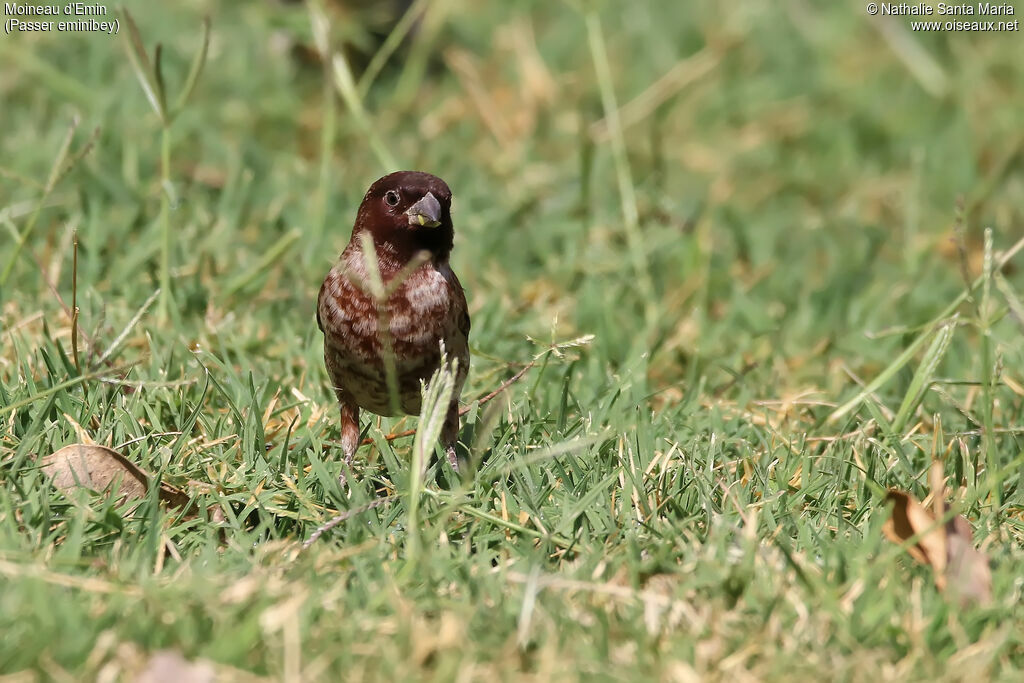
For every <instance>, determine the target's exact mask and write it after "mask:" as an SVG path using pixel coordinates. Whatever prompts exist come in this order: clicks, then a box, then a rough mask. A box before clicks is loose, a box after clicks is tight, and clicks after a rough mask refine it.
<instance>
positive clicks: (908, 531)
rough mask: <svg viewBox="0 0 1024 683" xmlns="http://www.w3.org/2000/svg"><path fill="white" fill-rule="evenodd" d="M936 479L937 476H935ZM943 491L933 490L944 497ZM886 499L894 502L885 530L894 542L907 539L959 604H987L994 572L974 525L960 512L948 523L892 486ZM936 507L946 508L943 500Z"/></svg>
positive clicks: (911, 550)
mask: <svg viewBox="0 0 1024 683" xmlns="http://www.w3.org/2000/svg"><path fill="white" fill-rule="evenodd" d="M933 483H934V479H933ZM943 493H944V492H943V491H938V492H933V494H932V495H933V496H935V497H936V498H939V499H941V498H942V495H943ZM886 499H887V500H889V501H892V502H893V508H892V516H891V517H890V518H889V520H887V521H886V523H885V525H884V526H883V527H882V532H883V533H884V534H885V535H886V537H887V538H888V539H889V540H891V541H893V542H894V543H906V542H908V541H910V540H911V539H912V538H913V539H915V541H916V542H915V543H914V544H913V545H908V546H907V551H908V552H909V553H910V555H911V556H912V557H913V558H914V559H915V560H917V561H918V562H920V563H922V564H927V565H929V566H931V568H932V570H933V571H934V575H935V585H936V586H937V587H938V588H939V590H941V591H944V592H946V593H947V594H949V595H950V596H952V597H954V598H955V599H956V600H957V601H958V602H959V603H960V604H962V605H968V604H985V603H988V602H990V601H991V599H992V574H991V572H990V570H989V566H988V558H987V557H986V556H985V555H984V554H983V553H981V552H980V551H978V550H977V549H975V547H974V542H973V539H972V535H971V525H970V523H969V522H968V521H967V520H966V519H964V518H963V517H962V516H960V515H957V516H955V517H953V518H951V519H950V520H949V521H948V522H946V523H945V524H940V523H939V521H938V520H939V518H938V517H936V516H935V515H934V514H933V513H932V512H931V511H929V510H928V509H926V508H925V507H924V506H923V505H921V503H919V502H918V501H917V500H916V499H915V498H914V497H913V496H911V495H910V494H909V493H906V492H905V491H899V490H897V489H890V490H889V493H888V495H887V496H886ZM933 509H935V510H944V509H945V508H944V504H943V502H942V501H941V500H939V501H935V502H934V503H933Z"/></svg>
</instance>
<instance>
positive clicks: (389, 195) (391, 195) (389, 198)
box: [384, 190, 399, 206]
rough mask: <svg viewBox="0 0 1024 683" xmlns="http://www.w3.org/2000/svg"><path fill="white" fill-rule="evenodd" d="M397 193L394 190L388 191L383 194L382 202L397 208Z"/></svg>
mask: <svg viewBox="0 0 1024 683" xmlns="http://www.w3.org/2000/svg"><path fill="white" fill-rule="evenodd" d="M398 199H399V197H398V193H397V192H395V191H394V190H388V191H387V192H385V193H384V201H385V202H387V205H388V206H398Z"/></svg>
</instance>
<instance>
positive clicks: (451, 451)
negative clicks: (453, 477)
mask: <svg viewBox="0 0 1024 683" xmlns="http://www.w3.org/2000/svg"><path fill="white" fill-rule="evenodd" d="M445 452H446V453H447V454H448V464H449V465H451V466H452V469H453V470H455V471H456V472H458V471H459V456H458V455H456V453H455V444H453V443H450V444H448V445H447V446H445Z"/></svg>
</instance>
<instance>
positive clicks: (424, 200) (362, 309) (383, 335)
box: [316, 171, 469, 467]
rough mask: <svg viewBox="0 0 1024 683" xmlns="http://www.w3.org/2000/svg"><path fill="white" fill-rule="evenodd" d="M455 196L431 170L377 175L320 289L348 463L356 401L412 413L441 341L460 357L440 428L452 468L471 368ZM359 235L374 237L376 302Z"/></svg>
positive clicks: (355, 437)
mask: <svg viewBox="0 0 1024 683" xmlns="http://www.w3.org/2000/svg"><path fill="white" fill-rule="evenodd" d="M451 201H452V193H451V190H449V189H448V185H446V184H445V182H444V181H443V180H441V179H440V178H438V177H436V176H433V175H430V174H429V173H421V172H418V171H398V172H396V173H391V174H390V175H386V176H384V177H383V178H381V179H380V180H378V181H377V182H375V183H373V185H371V186H370V189H369V190H367V192H366V195H365V196H364V197H363V201H362V204H360V206H359V212H358V214H357V215H356V221H355V225H354V226H353V228H352V237H351V239H350V240H349V243H348V246H347V247H345V251H343V252H342V254H341V256H340V257H339V259H338V262H337V263H336V264H335V265H334V267H333V268H331V271H330V272H329V273H328V274H327V277H326V279H324V283H323V285H322V286H321V287H320V296H319V297H318V300H317V314H316V320H317V324H318V325H319V326H320V329H321V331H323V333H324V362H325V364H326V365H327V374H328V375H329V376H330V378H331V382H332V384H333V387H334V393H335V394H336V395H337V397H338V405H339V406H340V408H341V443H342V449H343V450H344V453H345V461H346V462H347V463H351V461H352V458H353V456H354V455H355V452H356V449H357V448H358V447H359V409H360V408H362V409H365V410H369V411H370V412H372V413H376V414H378V415H393V414H395V413H396V412H401V413H405V414H414V415H415V414H418V413H419V412H420V381H421V380H428V379H430V377H431V375H432V374H433V373H434V371H435V370H437V368H438V367H439V366H440V364H441V347H442V345H443V346H444V350H445V352H446V353H447V356H448V358H449V360H451V359H457V360H458V370H457V372H456V377H455V390H454V392H453V393H452V399H451V404H450V405H449V407H448V413H447V417H446V419H445V423H444V427H443V428H442V430H441V441H442V444H443V445H444V447H445V449H446V451H447V454H448V460H449V462H451V464H452V466H453V467H456V466H457V461H456V458H455V440H456V438H457V437H458V431H459V406H458V401H459V395H460V394H461V392H462V385H463V383H465V381H466V375H467V374H468V372H469V312H468V310H467V307H466V295H465V292H463V290H462V285H461V284H459V279H458V278H457V277H455V273H453V272H452V269H451V267H450V266H449V264H448V255H449V254H450V253H451V250H452V243H453V239H454V229H453V227H452V216H451ZM364 234H368V235H369V236H370V237H371V238H372V241H373V246H374V249H375V251H376V258H377V263H378V265H379V269H380V276H381V280H382V281H383V283H384V285H385V288H387V289H388V290H389V292H390V293H389V295H388V297H387V299H386V302H384V303H383V304H382V305H378V302H377V301H376V300H375V299H374V297H373V295H372V293H371V291H372V287H371V284H370V283H371V280H370V278H369V275H368V271H367V255H366V254H364V253H363V252H364V250H363V237H362V236H363V235H364ZM370 258H372V255H371V256H370ZM417 264H418V265H417ZM396 278H400V279H399V280H398V281H397V282H398V284H397V286H395V284H396ZM389 285H391V286H390V287H389ZM389 353H390V357H391V360H392V361H393V364H392V367H393V368H394V377H395V380H396V385H397V387H396V388H397V396H395V397H394V398H395V399H396V400H394V401H393V400H392V396H391V394H390V392H389V390H388V380H387V374H388V365H389V362H388V355H389ZM396 403H397V405H395V404H396ZM395 408H397V410H395Z"/></svg>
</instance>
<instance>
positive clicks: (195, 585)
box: [0, 1, 1024, 680]
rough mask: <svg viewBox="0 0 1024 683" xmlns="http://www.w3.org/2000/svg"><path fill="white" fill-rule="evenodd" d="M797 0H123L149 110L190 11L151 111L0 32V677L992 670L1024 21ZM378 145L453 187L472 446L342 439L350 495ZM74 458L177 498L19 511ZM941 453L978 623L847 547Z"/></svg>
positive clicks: (1020, 214) (997, 665) (908, 675)
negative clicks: (94, 461)
mask: <svg viewBox="0 0 1024 683" xmlns="http://www.w3.org/2000/svg"><path fill="white" fill-rule="evenodd" d="M577 5H578V6H577ZM819 5H820V4H811V3H802V2H793V3H788V4H785V5H783V6H778V7H777V6H774V5H773V6H768V5H765V6H764V7H761V8H754V7H751V6H747V5H743V6H736V7H733V5H732V4H730V3H714V2H697V3H692V4H682V3H675V4H673V3H654V2H641V3H630V4H629V5H628V6H627V5H625V4H621V5H620V4H615V3H564V4H552V3H540V2H530V3H489V4H488V5H486V6H484V5H480V6H477V5H472V6H471V5H470V4H469V3H463V2H455V1H452V2H443V1H434V2H418V3H414V7H415V8H416V9H415V11H417V12H419V11H423V12H424V14H423V17H422V19H421V20H420V23H419V24H418V28H417V29H416V30H415V31H414V32H413V34H412V35H413V39H412V42H411V43H410V44H404V45H402V46H399V45H398V43H397V41H396V40H395V39H392V40H382V41H381V42H378V43H374V42H373V41H372V40H370V39H369V38H368V36H367V35H366V34H365V33H364V32H363V31H361V27H363V26H368V25H370V24H371V23H372V22H373V21H375V18H374V17H375V14H374V11H373V10H371V9H365V10H348V12H349V13H348V14H343V13H342V12H341V11H340V10H338V9H337V7H336V6H335V5H334V4H332V3H326V6H321V5H318V4H313V5H311V6H309V7H306V6H302V5H292V4H286V3H270V2H261V3H228V4H218V5H209V6H207V5H206V4H205V3H201V2H185V3H172V4H152V3H147V4H145V5H142V4H139V3H133V4H132V5H131V10H132V13H133V15H134V16H135V20H136V22H137V24H138V27H139V34H140V36H141V40H142V43H143V44H144V46H145V49H146V50H149V51H150V52H149V54H153V52H152V51H153V50H154V46H155V43H157V42H160V43H161V44H162V64H163V76H162V78H163V79H164V80H165V81H166V84H167V89H168V92H169V93H179V92H182V91H183V90H182V88H183V85H184V84H186V82H188V81H190V80H191V79H190V78H189V74H190V73H192V72H193V71H194V69H195V66H194V62H193V57H194V55H196V54H197V51H198V50H200V49H201V47H202V42H203V16H204V12H206V11H210V12H211V13H212V15H211V29H210V43H209V51H208V54H207V56H206V60H205V66H204V67H203V68H202V70H201V73H200V74H199V75H198V77H197V79H196V82H195V83H194V86H195V87H194V88H191V87H190V86H189V87H188V88H187V89H189V90H191V95H190V96H189V97H188V100H187V102H186V103H184V105H183V106H182V107H181V109H180V110H179V111H177V116H176V118H175V119H174V125H173V126H170V125H164V124H163V123H162V122H161V118H160V117H159V116H157V114H156V113H154V111H153V109H152V108H151V106H150V103H149V101H148V100H147V97H146V95H145V94H144V92H143V89H142V88H140V87H139V78H138V77H137V75H136V72H135V71H134V70H133V67H132V63H131V61H130V60H129V58H128V56H127V55H128V53H127V52H126V43H127V42H128V38H127V37H126V36H125V35H119V36H106V35H102V34H77V35H71V34H64V35H54V34H49V35H46V34H40V35H24V34H22V35H10V36H4V38H3V40H0V67H2V68H0V95H2V98H3V101H4V106H3V117H2V120H3V124H4V126H3V132H4V134H3V136H2V138H0V245H2V247H3V248H2V249H0V272H4V273H5V275H4V281H3V284H2V285H0V335H2V336H0V338H2V342H0V482H2V486H0V577H2V584H0V585H2V589H0V631H2V632H3V634H4V637H3V639H2V641H0V673H5V674H15V675H16V676H17V677H18V678H17V680H34V679H57V680H72V679H92V678H100V677H108V676H112V677H118V676H120V677H124V678H131V677H132V676H133V675H135V674H137V673H138V672H139V671H140V670H142V669H143V668H144V667H145V666H146V662H147V661H148V658H149V657H150V656H151V655H152V654H153V653H154V652H156V651H158V650H161V649H170V650H175V651H178V652H181V653H182V654H183V655H184V656H185V657H186V658H188V659H190V660H205V661H208V662H210V663H211V666H213V667H214V669H215V670H216V671H217V673H218V674H219V675H220V676H221V677H222V678H224V679H231V680H233V679H238V680H256V679H261V680H262V679H267V680H282V679H283V680H316V679H321V680H338V679H339V678H345V679H352V680H356V679H385V678H386V679H398V678H402V679H404V678H424V679H440V680H447V679H456V678H457V679H459V680H472V679H483V678H491V677H493V676H499V677H501V678H503V679H520V678H532V679H537V680H548V679H554V678H556V677H558V678H560V679H561V678H566V679H570V680H571V679H580V678H592V679H602V680H603V679H607V680H635V679H660V680H696V679H704V678H707V679H725V678H728V679H736V678H738V679H741V680H742V679H764V680H778V679H786V680H792V679H794V678H796V679H806V678H812V677H825V678H828V679H841V680H879V679H885V680H892V679H901V680H937V679H949V680H955V679H962V678H966V677H968V676H970V677H972V678H977V679H992V680H996V679H999V680H1013V679H1017V678H1019V677H1020V676H1021V675H1022V669H1024V620H1022V617H1021V612H1020V610H1019V608H1018V603H1019V601H1020V599H1021V591H1022V587H1024V584H1022V582H1021V580H1020V573H1019V566H1020V565H1021V562H1022V561H1024V545H1022V535H1024V521H1022V520H1024V517H1022V514H1021V513H1022V505H1024V490H1022V486H1021V484H1022V481H1021V474H1022V472H1024V448H1022V438H1021V437H1022V434H1024V431H1022V430H1024V344H1022V343H1021V339H1022V335H1021V325H1022V320H1021V315H1022V311H1024V307H1022V306H1021V303H1020V301H1021V297H1022V294H1021V291H1022V289H1024V275H1022V273H1024V269H1022V268H1021V264H1022V262H1024V255H1022V254H1020V253H1018V252H1017V251H1016V250H1019V249H1020V248H1021V243H1020V241H1019V240H1020V237H1021V235H1022V233H1024V209H1022V207H1024V181H1022V178H1024V174H1022V173H1021V170H1022V166H1024V137H1022V135H1021V131H1020V112H1021V111H1024V92H1022V91H1021V89H1020V88H1019V87H1016V86H1017V84H1019V83H1020V82H1021V80H1022V79H1024V65H1022V63H1021V61H1020V59H1019V47H1020V41H1019V34H1018V33H1010V32H1006V33H914V32H911V31H910V30H909V22H908V21H904V18H896V19H895V20H893V21H892V22H890V24H887V25H886V26H885V27H879V26H878V25H876V24H875V23H873V22H871V21H869V20H868V18H867V16H866V15H865V13H864V10H863V8H862V7H860V6H856V7H854V6H845V5H841V4H834V6H829V7H825V6H823V5H821V6H819ZM108 7H109V8H110V11H111V12H113V11H114V8H113V6H108ZM1020 11H1024V8H1022V7H1018V14H1019V12H1020ZM353 12H354V13H353ZM311 19H312V20H311ZM407 24H408V22H405V23H403V24H401V25H400V26H399V28H398V30H399V31H400V32H404V31H406V30H407ZM314 27H315V30H314ZM343 40H344V41H347V44H348V45H350V46H352V47H351V49H347V50H344V51H341V52H335V50H336V49H337V47H338V44H339V43H340V42H341V41H343ZM375 45H381V46H382V47H380V48H379V49H381V50H384V54H386V53H387V52H390V51H392V50H396V52H395V54H394V56H392V57H391V59H388V60H386V63H385V62H384V60H383V58H382V57H378V58H377V59H376V60H374V59H373V55H374V54H375V52H376V50H377V49H378V48H377V47H375ZM366 65H372V66H371V69H370V71H369V72H366V71H364V69H365V68H366ZM75 117H78V119H79V120H80V123H79V125H78V127H77V128H76V129H75V130H74V131H73V132H72V133H70V134H69V130H70V128H71V122H72V120H73V119H74V118H75ZM96 128H98V129H99V132H98V134H96V136H95V140H94V142H93V143H92V144H90V141H91V140H92V138H91V137H90V135H91V132H92V131H93V130H94V129H96ZM65 139H67V140H68V142H66V143H65ZM168 150H172V153H170V154H165V152H167V151H168ZM80 152H81V153H80ZM389 159H394V164H395V165H396V166H398V167H405V168H418V169H423V170H428V171H432V172H435V173H437V174H439V175H441V176H442V177H443V178H444V179H445V180H446V181H447V182H448V183H449V185H450V186H451V187H452V188H453V190H454V193H455V197H456V216H455V218H456V248H455V251H454V253H453V257H452V260H453V267H454V269H455V270H456V272H458V274H459V276H460V278H461V280H462V282H463V284H464V285H465V286H466V288H467V291H468V297H469V301H470V306H471V314H472V318H473V333H472V338H471V345H472V351H473V365H472V368H471V372H470V377H469V381H468V383H467V386H466V390H465V392H464V396H463V399H464V402H465V403H466V404H467V405H468V406H470V410H469V412H468V413H467V415H466V416H465V417H464V427H463V430H462V433H461V441H462V442H463V443H464V444H465V446H466V448H467V449H468V452H469V453H470V456H471V458H472V461H473V466H472V467H471V468H469V472H468V474H467V476H466V478H465V480H457V479H456V477H455V476H454V475H452V474H450V473H449V472H447V470H444V471H441V472H440V473H439V474H438V476H437V478H436V480H435V478H434V477H433V476H429V475H428V476H427V477H426V478H425V479H422V480H420V479H419V478H418V477H414V476H413V475H412V472H411V470H410V466H409V463H410V461H411V460H412V459H413V457H414V454H413V443H414V439H413V437H405V438H401V439H395V440H391V441H388V440H387V439H385V435H387V434H389V433H392V432H397V431H402V430H404V429H407V428H409V427H411V426H414V425H415V420H414V419H412V418H408V419H404V420H399V419H394V420H391V419H377V418H373V419H370V420H367V419H366V418H364V425H365V426H366V430H367V436H368V437H369V438H370V439H371V440H372V444H371V445H369V446H365V447H363V449H362V450H360V453H359V457H358V458H357V460H356V463H355V472H354V473H353V474H354V477H350V481H353V480H354V482H353V485H352V491H351V495H350V496H347V495H346V493H345V492H344V491H342V490H340V489H339V486H338V483H337V475H338V474H339V473H340V470H341V464H340V460H341V453H340V447H339V444H338V438H339V434H338V419H337V409H336V406H335V405H334V399H333V396H332V395H331V392H330V391H329V389H328V381H327V378H326V374H325V371H324V368H323V361H322V358H321V348H322V347H321V340H320V334H319V332H318V331H317V329H316V325H315V321H314V303H315V298H316V291H317V288H318V287H319V284H320V282H321V280H322V277H323V275H324V274H325V273H326V272H327V270H328V269H329V267H330V265H331V263H332V260H333V257H334V255H335V254H337V253H338V252H340V250H341V249H342V248H343V246H344V244H345V242H346V241H347V239H348V237H349V232H350V229H351V223H352V219H353V216H354V212H355V208H356V206H357V204H358V202H359V200H360V198H361V196H362V193H363V192H364V191H365V189H366V187H367V186H368V185H369V183H370V182H371V181H372V180H374V179H376V178H377V177H379V176H380V175H382V174H383V173H385V172H386V171H389V170H393V169H391V168H388V167H386V166H387V164H388V163H389V162H388V161H386V160H389ZM55 160H56V162H55ZM48 179H49V181H48ZM168 185H169V186H170V187H168ZM958 205H959V206H960V208H958ZM986 230H989V231H988V232H986ZM76 235H77V244H78V248H77V267H73V261H74V253H73V252H74V249H73V244H74V240H75V236H76ZM166 236H170V240H169V241H165V237H166ZM73 271H75V272H77V276H76V277H74V276H73ZM8 273H9V274H8ZM161 297H166V298H163V299H162V298H161ZM160 301H163V302H165V303H158V302H160ZM69 302H74V303H69ZM75 304H77V307H78V309H79V310H78V313H77V322H76V327H77V330H76V333H75V334H76V335H77V341H76V342H75V344H76V345H77V354H76V353H75V352H74V351H73V346H74V345H73V336H75V335H73V325H72V320H73V319H74V318H76V314H75V311H74V310H73V308H72V307H73V306H74V305H75ZM161 306H166V308H161ZM163 313H166V316H164V315H163ZM954 316H955V317H954ZM76 358H77V359H78V360H77V362H76ZM533 360H536V361H537V365H536V366H535V367H534V368H532V369H531V370H530V371H529V372H528V373H527V374H526V375H525V377H524V379H523V380H522V381H520V382H518V383H516V384H514V385H513V386H512V387H511V388H510V389H509V390H508V391H507V392H505V393H504V394H502V395H501V397H500V398H497V399H495V400H493V401H490V402H488V403H487V404H485V405H476V404H475V401H476V400H478V399H479V398H480V397H482V396H484V395H486V394H487V393H489V392H490V391H492V390H493V389H494V388H495V387H497V386H498V385H499V384H500V383H501V382H502V381H503V380H505V379H507V378H508V377H510V376H512V375H513V374H514V373H515V372H517V371H518V370H519V369H521V368H522V367H523V364H524V363H529V362H531V361H533ZM940 423H941V429H939V428H937V425H938V424H940ZM85 438H89V439H92V440H95V441H96V442H97V443H101V444H104V445H109V446H111V447H114V448H116V449H118V450H119V451H121V452H122V453H123V454H125V455H126V456H127V457H128V458H129V459H131V460H132V461H133V462H135V463H136V464H138V465H139V466H140V467H142V468H144V469H145V470H147V471H148V472H151V473H154V474H156V475H157V476H158V478H159V479H160V480H161V481H163V482H166V483H169V484H172V485H175V486H178V487H181V488H183V489H185V490H186V491H188V492H190V494H191V495H192V497H193V499H194V500H195V502H196V504H197V506H198V507H197V510H198V516H193V515H187V514H184V513H183V512H182V511H180V510H173V509H167V508H164V507H162V506H161V505H159V504H158V502H157V496H156V489H155V488H154V489H153V493H152V495H150V496H149V497H148V498H147V499H146V500H145V501H142V502H141V503H140V502H138V501H136V502H135V503H132V504H122V503H119V502H118V501H117V499H116V498H115V497H113V496H109V495H104V494H98V493H90V492H87V491H81V492H78V493H76V494H73V495H70V496H65V495H64V494H62V493H59V492H57V491H54V490H52V489H51V488H50V487H49V486H48V485H47V483H46V481H45V478H44V477H43V475H42V473H41V471H40V470H39V459H40V458H41V457H42V456H43V455H46V454H48V453H52V452H54V451H56V450H57V449H58V448H60V447H62V446H64V445H67V444H70V443H75V442H80V441H82V440H84V439H85ZM933 452H936V453H939V454H944V455H943V456H942V457H943V458H944V459H945V461H946V462H945V467H946V472H947V473H948V474H949V476H950V486H951V488H952V491H951V499H952V500H953V501H955V502H956V503H957V504H958V505H959V507H960V509H961V510H962V511H963V512H964V514H965V515H966V516H967V517H968V519H969V520H970V522H971V524H972V526H973V528H974V530H975V539H976V541H977V542H978V543H979V544H980V546H981V547H982V548H983V549H984V550H985V552H986V553H987V554H988V555H989V557H990V558H991V565H992V572H993V593H994V596H995V597H994V600H993V603H992V604H991V605H987V606H976V607H970V608H967V609H961V608H960V607H958V606H956V605H953V604H951V603H949V602H948V601H947V599H946V598H945V597H944V596H943V595H942V594H940V593H938V592H937V591H936V589H935V587H934V584H933V583H932V578H931V576H930V574H929V570H928V569H927V568H926V567H921V566H917V565H915V564H913V563H912V562H911V561H910V558H909V557H908V556H907V554H906V553H905V552H904V551H903V550H902V549H901V548H899V547H896V546H893V545H891V544H889V543H888V542H887V541H885V540H884V539H883V537H882V534H881V531H880V530H881V527H882V524H883V523H884V521H885V519H886V516H887V511H886V508H885V505H884V497H885V489H886V488H887V487H890V486H895V487H900V488H902V489H906V490H909V491H911V492H912V493H914V494H915V495H916V496H918V497H919V498H923V497H924V495H925V494H926V493H927V487H928V481H927V473H928V468H929V465H930V458H931V457H932V456H931V454H932V453H933ZM422 455H423V454H422V453H420V455H419V456H418V457H422ZM417 492H420V493H419V495H416V493H417ZM384 495H393V496H394V498H393V499H388V500H387V501H385V502H383V503H379V502H378V501H379V499H380V497H381V496H384ZM371 503H375V504H376V506H375V507H372V508H370V507H369V505H370V504H371ZM363 508H366V509H363ZM217 509H220V510H222V511H223V512H224V516H225V519H224V521H223V522H217V521H215V515H214V511H215V510H217ZM357 509H359V510H361V511H359V512H357V513H355V514H353V516H352V517H350V518H349V519H348V520H346V521H345V522H343V523H341V524H339V525H338V526H337V527H336V528H334V529H332V530H330V531H329V532H327V533H325V534H324V535H323V536H321V537H320V538H319V539H317V540H316V541H315V542H314V543H312V544H311V545H310V547H309V548H308V549H305V550H303V549H302V543H303V541H305V540H306V539H308V538H309V537H310V536H311V535H312V534H313V533H314V531H315V530H316V529H317V528H318V527H320V526H321V525H323V524H324V523H325V522H327V521H328V520H329V519H331V518H332V517H333V516H335V515H336V514H337V513H338V512H339V511H342V512H343V511H346V510H357ZM410 521H412V522H414V523H413V524H410Z"/></svg>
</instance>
